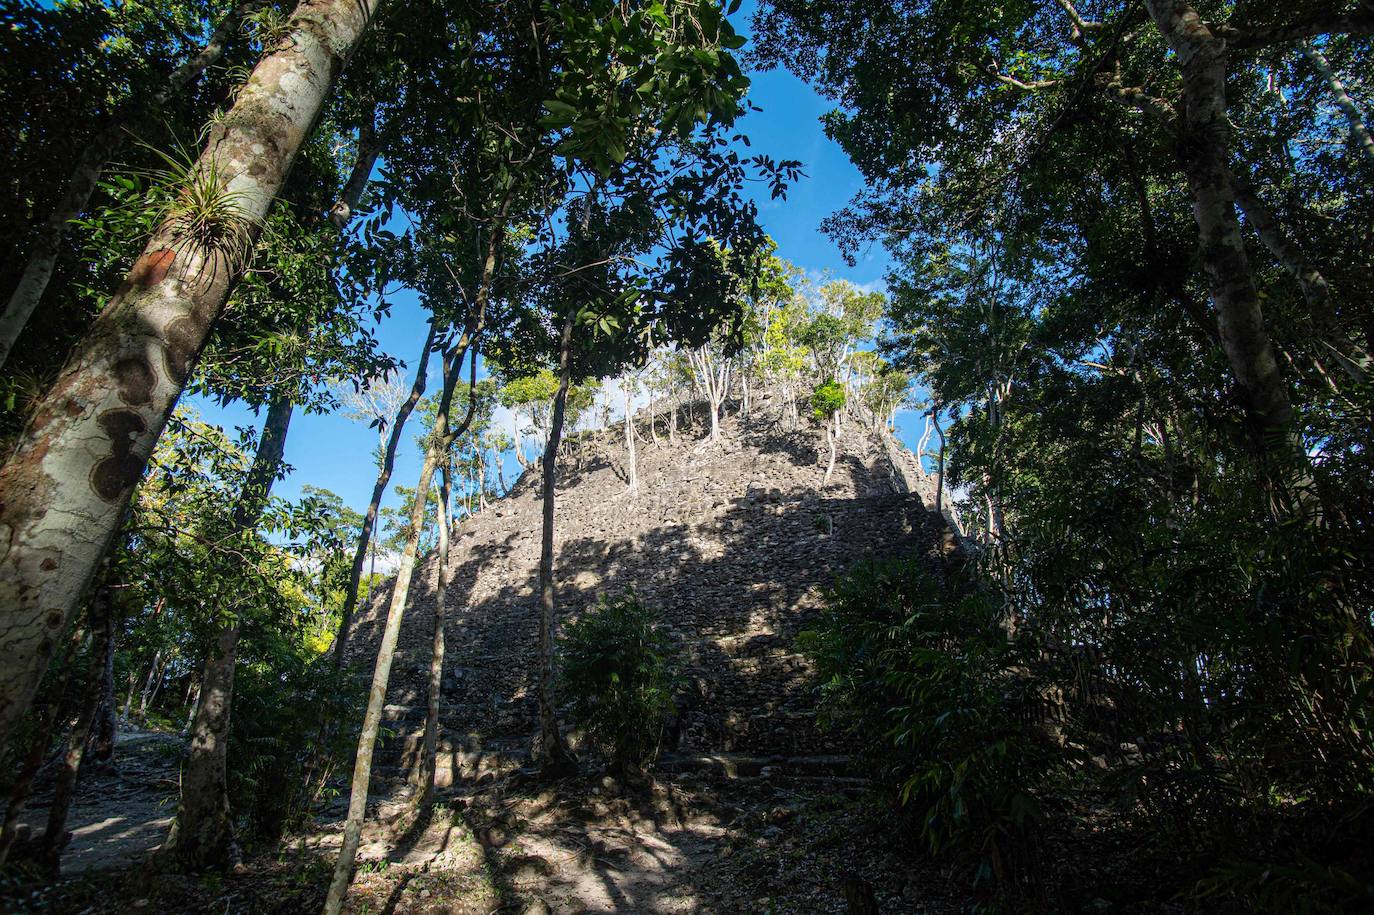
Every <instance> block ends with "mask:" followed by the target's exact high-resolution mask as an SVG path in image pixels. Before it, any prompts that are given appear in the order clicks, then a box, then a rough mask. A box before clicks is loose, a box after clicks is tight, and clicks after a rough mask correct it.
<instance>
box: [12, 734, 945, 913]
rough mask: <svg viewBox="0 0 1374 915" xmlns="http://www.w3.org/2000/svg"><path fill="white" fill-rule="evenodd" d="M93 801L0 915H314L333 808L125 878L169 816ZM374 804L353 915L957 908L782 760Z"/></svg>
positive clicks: (858, 793) (901, 851)
mask: <svg viewBox="0 0 1374 915" xmlns="http://www.w3.org/2000/svg"><path fill="white" fill-rule="evenodd" d="M169 741H170V739H169V738H161V739H144V740H142V741H139V742H137V743H133V744H130V745H129V746H128V747H127V750H128V755H127V756H126V757H125V758H124V759H123V760H122V767H121V768H122V771H123V773H124V775H123V779H124V782H125V791H127V792H137V793H138V796H139V797H143V796H145V795H147V796H151V795H154V794H157V793H159V792H165V791H166V787H167V783H168V781H169V776H174V775H175V771H176V766H175V755H172V756H171V757H169V756H168V755H167V753H166V752H165V750H163V751H157V752H153V753H150V752H149V751H148V749H147V748H148V747H153V746H163V747H167V746H173V744H171V743H170V742H169ZM832 764H833V765H834V766H836V767H839V766H841V765H842V763H841V761H838V760H835V761H832ZM836 771H839V770H838V768H837V769H836ZM144 780H146V782H145V781H144ZM108 787H109V786H108V785H105V784H103V783H102V782H100V781H99V780H91V781H89V782H87V783H86V784H85V785H84V786H83V788H82V790H81V798H80V801H79V803H78V806H77V808H76V811H75V812H76V813H77V816H75V817H74V819H73V822H74V823H75V824H76V825H77V827H78V828H77V830H76V833H77V834H76V837H75V838H74V840H73V845H72V848H71V850H70V853H69V856H68V857H67V858H66V860H65V862H64V877H63V879H62V880H60V881H58V882H57V883H55V884H50V885H46V886H42V887H40V888H34V887H33V886H32V885H30V884H26V883H25V881H23V880H22V879H18V878H16V877H15V876H13V875H12V876H11V877H10V878H9V879H8V880H7V882H5V883H4V884H3V886H0V909H3V910H4V911H15V912H64V913H65V912H71V913H78V912H79V913H124V912H137V911H147V912H159V913H160V912H188V913H191V912H196V913H201V912H203V913H207V915H208V913H212V912H213V913H216V915H232V913H244V915H248V913H292V915H297V913H302V912H310V911H315V910H317V909H318V908H319V906H320V905H321V903H322V901H323V898H324V892H325V889H326V888H327V886H328V880H329V874H330V870H331V868H332V866H333V860H334V854H335V852H336V850H337V848H338V843H339V837H340V832H341V828H342V822H341V819H340V817H341V813H342V810H341V807H336V808H335V809H334V810H332V811H325V812H324V813H323V814H322V816H321V818H320V819H319V821H318V822H317V823H316V824H315V825H314V826H313V827H312V828H311V829H308V830H306V831H303V832H302V833H300V834H297V835H295V836H293V837H291V838H290V839H289V840H288V841H287V842H286V843H285V844H284V845H283V846H282V847H281V848H280V849H279V850H278V851H277V852H275V853H273V854H271V855H260V856H256V857H253V856H250V857H249V858H248V859H247V860H246V862H245V866H244V867H243V868H241V869H240V872H238V873H235V874H232V875H218V874H216V875H207V876H204V877H201V878H185V877H157V878H153V877H149V876H148V875H147V874H146V872H145V871H144V870H143V869H142V868H140V867H139V866H138V861H139V860H140V859H141V857H142V855H143V854H145V853H146V851H147V850H148V849H149V848H150V847H151V845H152V844H155V842H156V840H157V838H160V836H161V835H162V834H163V833H164V832H165V829H166V825H167V822H168V819H167V818H168V815H169V814H170V811H171V808H170V807H166V806H157V805H143V804H135V803H129V801H130V797H131V795H130V794H120V795H116V794H110V793H107V790H106V789H108ZM391 787H392V790H391V791H390V792H389V793H386V794H384V795H383V796H382V797H381V799H380V800H379V801H378V802H377V804H376V805H375V815H374V816H373V817H372V818H371V819H370V821H369V825H368V829H367V831H366V832H365V834H364V841H363V848H362V852H361V855H360V860H361V865H360V867H359V872H358V877H357V879H356V881H355V883H354V886H353V889H352V891H351V893H350V896H349V901H348V908H347V911H349V912H350V913H353V915H364V913H367V915H379V913H425V915H433V913H464V915H467V913H471V915H495V913H506V912H508V913H519V915H540V913H556V915H565V913H566V915H581V913H604V912H618V913H646V915H648V913H653V915H659V913H661V915H679V913H715V912H722V913H732V912H739V913H745V912H748V913H797V915H802V913H840V912H846V911H849V909H848V901H847V896H846V892H847V891H848V892H850V893H852V892H855V890H856V888H859V889H861V890H862V891H869V890H871V891H872V893H873V897H874V899H875V900H876V901H877V902H878V904H879V910H880V911H882V912H885V913H905V912H911V913H915V912H946V911H956V910H959V909H960V908H961V907H960V906H958V905H957V904H956V902H957V900H958V899H959V898H961V897H960V890H959V886H958V883H957V881H951V880H950V879H948V878H947V877H946V876H945V875H943V874H942V873H941V872H939V871H938V870H937V869H935V868H934V867H933V866H931V865H930V864H928V863H926V864H913V862H918V861H921V860H922V856H920V855H919V854H917V853H916V852H915V850H914V849H912V848H910V847H908V846H906V845H905V844H904V843H903V842H902V840H901V839H900V837H898V836H896V835H895V834H893V833H892V832H891V831H890V826H887V825H884V819H883V818H882V817H881V816H880V815H879V812H878V810H877V809H876V808H874V807H872V806H871V805H870V803H869V801H868V800H866V799H865V796H864V791H863V784H862V780H860V779H856V778H855V777H853V776H848V775H839V774H826V773H819V772H817V771H815V770H813V769H807V768H798V767H797V766H796V765H794V763H793V762H792V761H789V760H786V759H771V760H769V759H758V758H752V757H734V758H729V757H716V758H698V757H678V758H670V759H667V760H665V761H664V771H662V772H661V773H659V775H658V776H657V777H656V778H655V779H654V780H653V781H651V782H641V783H636V784H623V783H621V782H620V781H618V780H616V779H613V778H611V777H609V776H605V775H595V774H588V775H585V776H582V777H579V778H574V779H569V780H565V781H562V782H558V783H555V784H549V785H546V784H541V783H540V782H538V781H537V780H536V779H535V778H534V776H533V775H532V773H530V772H528V771H525V770H515V771H512V772H509V773H507V774H505V775H503V776H500V777H498V778H493V779H489V780H487V783H486V784H485V785H484V786H482V787H481V788H480V789H478V788H474V787H471V786H462V785H460V786H456V787H454V788H452V789H450V790H447V791H444V792H441V793H440V797H439V800H438V802H437V803H436V804H435V806H434V808H433V810H432V811H431V812H430V814H429V815H428V816H426V817H425V818H423V819H422V820H421V821H420V822H417V823H407V822H405V820H404V817H403V816H402V814H403V811H404V810H405V803H404V802H405V797H406V790H407V789H405V788H404V787H403V786H401V785H393V786H391ZM116 810H117V811H119V812H118V814H117V815H115V816H103V817H102V814H114V813H115V811H116ZM111 819H118V821H119V822H118V823H117V824H113V825H109V826H102V825H101V824H102V823H105V822H106V821H108V820H111Z"/></svg>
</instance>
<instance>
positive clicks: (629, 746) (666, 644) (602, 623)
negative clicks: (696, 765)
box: [560, 593, 676, 774]
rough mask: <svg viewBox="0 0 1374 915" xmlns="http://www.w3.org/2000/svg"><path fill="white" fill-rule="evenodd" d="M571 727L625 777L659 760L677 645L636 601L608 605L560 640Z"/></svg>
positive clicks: (591, 613) (592, 612) (576, 624)
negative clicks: (585, 735)
mask: <svg viewBox="0 0 1374 915" xmlns="http://www.w3.org/2000/svg"><path fill="white" fill-rule="evenodd" d="M560 643H561V649H560V650H561V657H562V659H563V674H562V681H563V690H564V692H565V694H566V695H567V696H568V697H569V698H570V699H571V700H572V703H573V707H572V718H571V720H572V722H573V723H574V724H575V725H576V726H578V727H580V728H582V729H583V730H584V731H585V732H586V734H587V737H588V739H589V741H590V742H591V744H592V745H593V746H594V747H596V749H597V750H599V751H600V752H602V753H604V754H606V755H607V756H608V757H609V759H610V760H611V763H612V764H613V765H614V766H615V767H616V768H618V769H619V770H620V772H621V773H622V774H629V773H632V772H636V771H642V770H644V769H646V768H648V767H649V766H651V765H652V764H653V762H654V761H655V760H656V759H657V758H658V754H659V751H660V749H661V748H662V743H663V728H664V722H665V720H666V719H667V715H668V712H669V711H670V710H671V708H672V704H673V697H672V693H673V686H674V684H675V681H676V673H675V671H674V665H673V651H672V644H671V642H670V641H669V640H668V637H667V636H666V635H664V634H663V633H662V632H660V631H659V630H658V629H657V628H655V627H654V614H653V612H652V611H651V610H650V609H649V608H648V607H646V606H645V605H644V604H643V603H642V602H641V601H640V600H639V598H638V597H636V596H635V595H634V594H633V593H630V594H625V595H622V596H620V597H618V598H615V599H614V600H606V599H605V598H603V599H602V600H601V601H600V602H599V603H598V604H597V605H596V606H595V607H593V608H592V609H591V610H589V611H588V612H587V613H586V614H584V615H583V616H582V618H581V619H579V620H577V621H576V622H574V623H572V624H570V625H569V626H568V627H567V631H566V633H565V634H564V635H563V637H562V639H561V640H560Z"/></svg>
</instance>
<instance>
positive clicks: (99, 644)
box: [34, 572, 115, 874]
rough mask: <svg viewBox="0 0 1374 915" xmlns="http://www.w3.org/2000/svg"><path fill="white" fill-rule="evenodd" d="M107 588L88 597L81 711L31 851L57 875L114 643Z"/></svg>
mask: <svg viewBox="0 0 1374 915" xmlns="http://www.w3.org/2000/svg"><path fill="white" fill-rule="evenodd" d="M107 575H108V572H107ZM102 577H105V576H102ZM110 585H111V582H110V581H108V580H105V581H102V582H101V583H100V586H99V587H97V588H96V590H95V593H94V594H93V595H92V597H91V604H90V629H91V655H90V664H89V666H88V668H87V671H86V692H85V697H84V698H83V700H82V703H81V712H80V714H78V715H77V719H76V725H75V726H74V727H73V728H72V732H71V733H70V734H68V735H67V748H66V751H65V752H64V753H63V754H62V768H61V769H60V770H58V773H57V781H56V783H55V784H54V785H53V796H52V803H51V805H49V807H48V825H47V828H46V829H44V831H43V837H42V838H41V839H40V840H39V842H38V845H37V848H36V849H35V854H34V857H35V858H36V859H37V861H38V863H39V865H40V866H41V867H42V868H43V869H44V870H45V871H47V872H48V873H50V874H56V873H57V872H58V868H59V862H60V860H61V856H62V849H63V848H65V847H66V846H67V842H68V841H70V840H71V833H69V832H67V814H68V812H69V811H70V810H71V805H72V797H73V796H74V795H75V794H76V785H77V779H78V778H79V777H80V775H81V761H82V759H83V758H84V756H85V753H86V742H87V739H88V738H89V737H90V733H91V727H92V726H93V725H94V724H95V718H96V715H97V713H98V712H99V711H100V699H101V682H102V680H103V679H104V669H105V660H106V656H107V654H108V653H109V651H110V649H111V648H112V647H113V644H114V630H115V612H114V602H113V599H112V592H111V588H110Z"/></svg>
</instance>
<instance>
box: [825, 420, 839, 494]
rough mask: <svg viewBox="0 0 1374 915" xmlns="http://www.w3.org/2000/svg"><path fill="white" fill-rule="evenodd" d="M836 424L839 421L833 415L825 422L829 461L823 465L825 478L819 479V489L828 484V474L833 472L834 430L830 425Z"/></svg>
mask: <svg viewBox="0 0 1374 915" xmlns="http://www.w3.org/2000/svg"><path fill="white" fill-rule="evenodd" d="M836 415H838V412H837V413H836ZM838 425H839V423H838V422H837V421H836V420H835V419H834V417H832V418H831V419H830V420H829V421H828V422H826V424H825V443H826V444H827V445H828V446H829V447H830V461H829V463H827V464H826V465H825V479H824V480H822V481H821V489H825V488H826V487H827V486H829V485H830V475H831V474H833V473H834V472H835V437H836V436H835V430H834V429H833V428H832V426H838Z"/></svg>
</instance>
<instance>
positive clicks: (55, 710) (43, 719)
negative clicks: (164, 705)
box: [0, 626, 86, 868]
mask: <svg viewBox="0 0 1374 915" xmlns="http://www.w3.org/2000/svg"><path fill="white" fill-rule="evenodd" d="M85 639H86V630H85V629H84V628H83V627H80V626H78V627H76V629H75V630H74V631H73V632H72V633H71V635H70V637H69V638H68V639H67V649H66V656H67V658H68V659H69V660H70V661H75V659H76V656H77V653H78V652H80V650H81V643H82V642H84V641H85ZM74 666H75V665H74V664H72V663H68V664H67V665H65V667H64V668H63V669H62V675H61V676H60V677H59V678H58V680H57V682H56V683H55V684H53V687H52V690H51V692H50V693H49V701H48V702H47V703H45V704H44V705H42V706H40V707H39V708H38V710H37V711H36V713H35V715H34V725H35V727H34V734H33V739H32V740H31V741H30V743H29V752H28V754H27V756H25V758H24V762H23V765H21V766H20V768H19V771H18V773H16V775H15V778H14V783H13V785H11V786H10V802H9V805H8V806H7V807H6V808H5V821H4V825H3V826H0V868H2V867H4V866H5V862H6V861H8V860H9V856H10V852H11V851H12V850H13V849H14V847H15V845H16V844H17V843H18V840H19V832H20V830H19V820H20V818H21V817H22V816H23V814H24V810H25V808H26V807H28V803H29V799H30V798H31V797H33V782H34V778H35V777H36V776H37V775H38V770H39V769H41V768H42V766H43V760H45V759H47V757H48V746H49V744H51V743H52V735H53V731H54V729H55V728H56V727H57V722H58V720H59V719H60V718H61V717H62V704H63V703H62V697H63V696H65V695H66V693H67V682H68V681H69V680H70V679H71V675H72V668H73V667H74Z"/></svg>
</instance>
